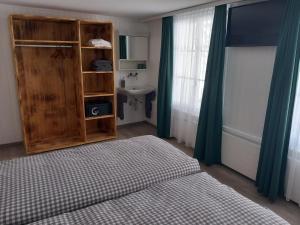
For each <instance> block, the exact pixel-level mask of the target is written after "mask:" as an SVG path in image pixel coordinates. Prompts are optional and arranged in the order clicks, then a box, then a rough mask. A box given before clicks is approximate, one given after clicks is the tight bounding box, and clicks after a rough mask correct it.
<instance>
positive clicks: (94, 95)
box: [84, 92, 114, 98]
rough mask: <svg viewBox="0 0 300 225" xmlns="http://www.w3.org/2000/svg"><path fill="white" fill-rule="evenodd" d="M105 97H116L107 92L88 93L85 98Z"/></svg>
mask: <svg viewBox="0 0 300 225" xmlns="http://www.w3.org/2000/svg"><path fill="white" fill-rule="evenodd" d="M105 96H114V93H107V92H87V93H85V94H84V97H85V98H94V97H105Z"/></svg>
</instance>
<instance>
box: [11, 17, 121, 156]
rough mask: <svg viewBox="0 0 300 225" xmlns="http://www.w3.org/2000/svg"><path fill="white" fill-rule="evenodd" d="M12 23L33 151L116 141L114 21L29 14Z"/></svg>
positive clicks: (25, 129)
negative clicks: (98, 42)
mask: <svg viewBox="0 0 300 225" xmlns="http://www.w3.org/2000/svg"><path fill="white" fill-rule="evenodd" d="M10 22H11V38H12V47H13V52H14V57H15V67H16V77H17V80H18V91H19V99H20V111H21V118H22V123H23V134H24V143H25V147H26V151H27V153H37V152H43V151H49V150H54V149H60V148H65V147H70V146H75V145H81V144H85V143H90V142H93V141H102V140H107V139H111V138H115V137H116V116H115V115H116V109H115V105H116V104H115V90H114V55H113V52H114V45H113V33H114V32H113V25H112V23H111V22H103V21H100V22H99V21H84V20H77V19H66V18H55V17H39V16H26V15H12V16H11V17H10ZM90 40H101V41H104V42H105V43H106V44H107V43H108V44H110V45H109V46H107V45H106V46H99V45H97V46H93V45H91V43H90Z"/></svg>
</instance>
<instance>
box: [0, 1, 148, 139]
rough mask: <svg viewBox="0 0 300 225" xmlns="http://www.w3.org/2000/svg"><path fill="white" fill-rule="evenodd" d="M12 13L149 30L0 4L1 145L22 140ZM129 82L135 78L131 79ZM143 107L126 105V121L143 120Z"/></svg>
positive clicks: (142, 27) (125, 29)
mask: <svg viewBox="0 0 300 225" xmlns="http://www.w3.org/2000/svg"><path fill="white" fill-rule="evenodd" d="M10 14H30V15H45V16H60V17H71V18H83V19H96V20H101V19H104V20H111V21H112V22H113V24H114V27H115V29H116V32H118V31H120V32H122V33H132V34H137V33H138V34H141V33H142V34H146V33H148V25H147V24H144V23H139V22H135V21H133V20H129V19H126V18H118V17H111V16H102V15H96V14H87V13H79V12H72V11H63V10H52V9H42V8H31V7H21V6H12V5H6V4H0V33H1V35H0V49H1V51H0V144H6V143H11V142H18V141H21V140H22V132H21V123H20V116H19V103H18V100H17V90H16V80H15V72H14V67H13V63H12V54H11V43H10V33H9V29H8V16H9V15H10ZM118 76H119V73H118V72H117V73H116V81H117V80H118ZM143 79H147V74H145V73H144V74H143V75H141V76H140V78H139V80H138V81H139V82H142V81H143ZM128 82H129V83H130V82H136V81H132V80H129V81H128ZM140 110H143V108H140ZM140 110H138V111H134V110H132V109H131V108H126V110H125V111H126V112H125V113H126V115H125V116H126V117H125V118H126V120H125V121H124V122H125V123H128V122H137V121H141V120H144V115H145V114H144V113H143V112H141V111H140ZM128 115H130V116H128Z"/></svg>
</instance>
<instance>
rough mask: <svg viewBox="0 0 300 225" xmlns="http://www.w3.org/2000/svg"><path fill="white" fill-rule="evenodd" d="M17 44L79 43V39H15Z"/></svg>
mask: <svg viewBox="0 0 300 225" xmlns="http://www.w3.org/2000/svg"><path fill="white" fill-rule="evenodd" d="M15 43H16V44H79V41H54V40H21V39H18V40H15Z"/></svg>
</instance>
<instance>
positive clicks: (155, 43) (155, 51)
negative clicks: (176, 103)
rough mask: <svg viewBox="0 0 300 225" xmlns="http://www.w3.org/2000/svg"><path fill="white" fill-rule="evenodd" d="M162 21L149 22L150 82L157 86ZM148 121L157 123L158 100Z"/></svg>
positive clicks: (154, 103) (153, 105) (154, 102)
mask: <svg viewBox="0 0 300 225" xmlns="http://www.w3.org/2000/svg"><path fill="white" fill-rule="evenodd" d="M161 21H162V20H161V19H158V20H154V21H151V22H149V23H148V25H149V33H150V42H149V45H150V47H149V71H148V73H149V76H148V84H149V85H151V86H153V87H156V88H157V85H158V73H159V61H160V47H161V26H162V23H161ZM147 121H148V122H149V123H152V124H153V125H156V124H157V100H155V101H153V103H152V116H151V119H147Z"/></svg>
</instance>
